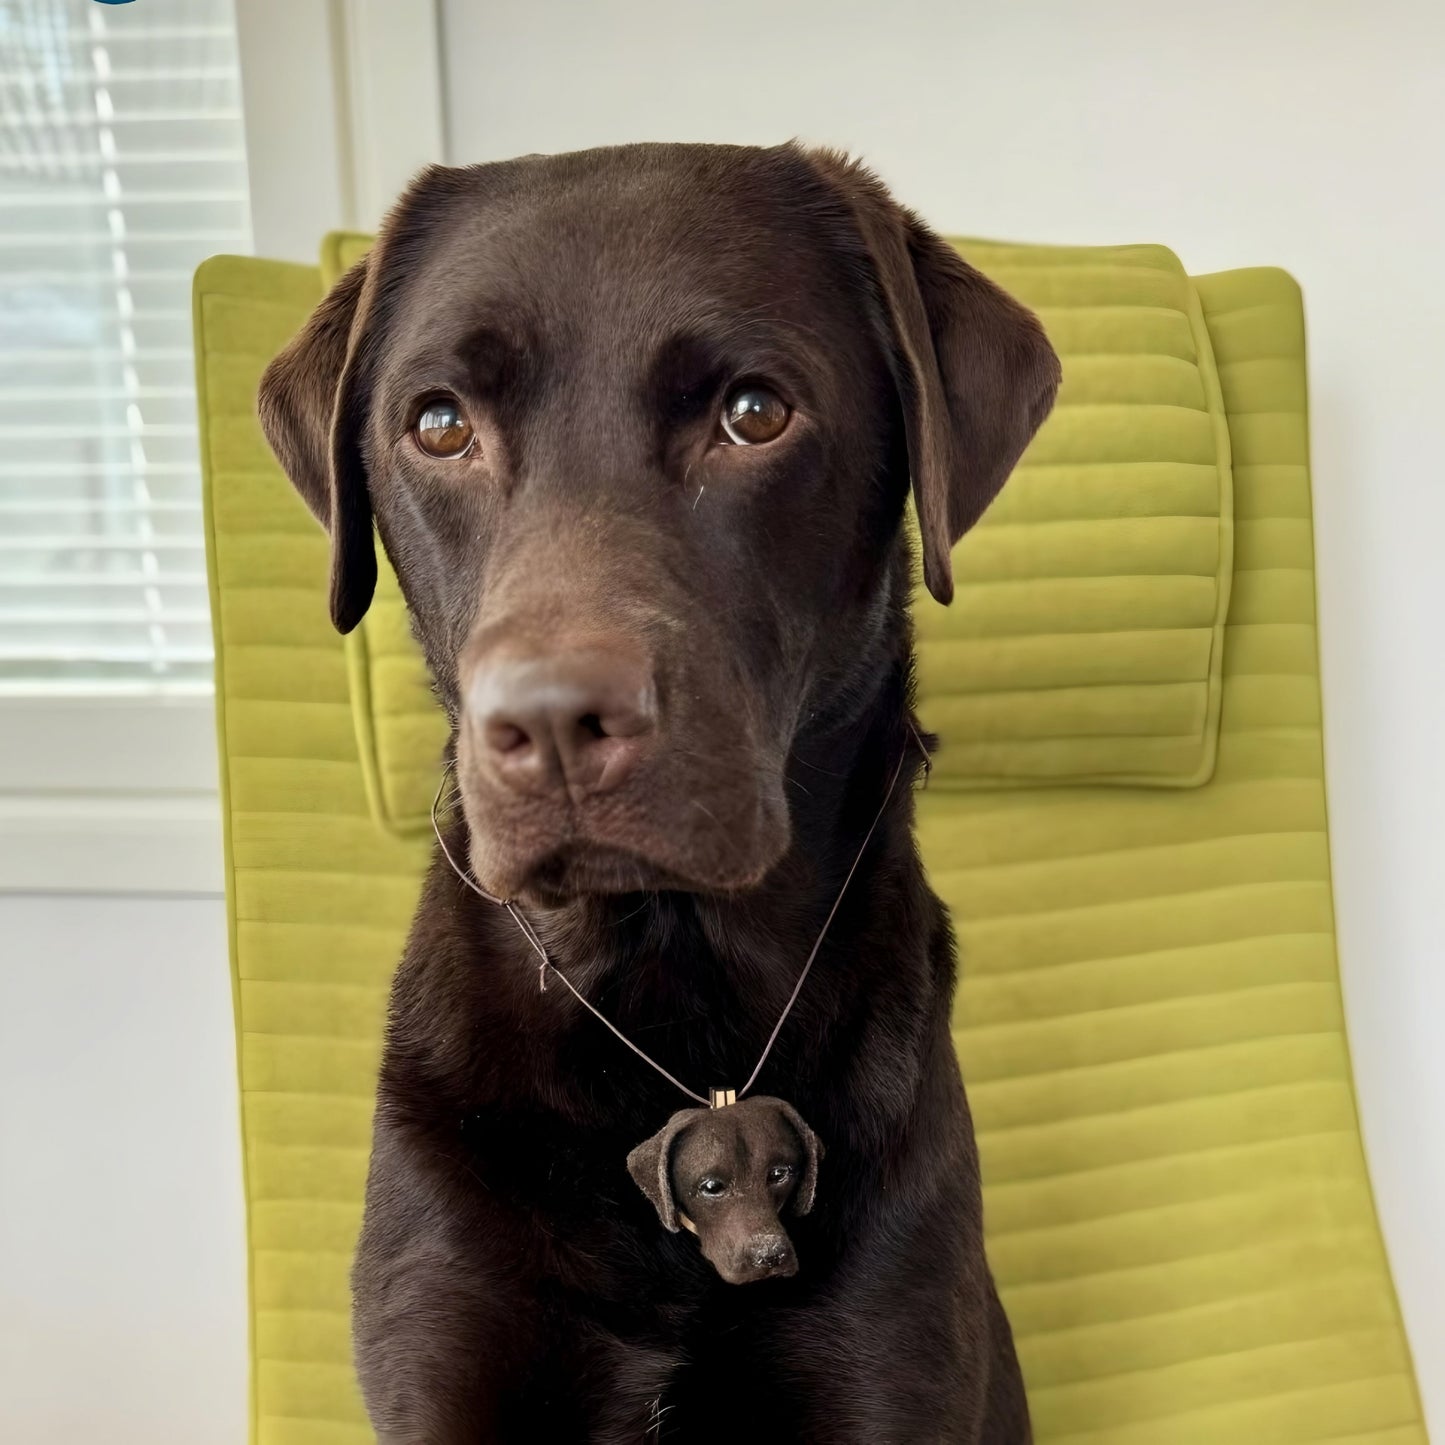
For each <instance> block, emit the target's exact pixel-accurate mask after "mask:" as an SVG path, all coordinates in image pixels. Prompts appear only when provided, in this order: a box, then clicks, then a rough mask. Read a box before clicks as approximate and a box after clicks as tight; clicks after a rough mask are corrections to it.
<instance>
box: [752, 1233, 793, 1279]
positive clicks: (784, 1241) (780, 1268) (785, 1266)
mask: <svg viewBox="0 0 1445 1445" xmlns="http://www.w3.org/2000/svg"><path fill="white" fill-rule="evenodd" d="M752 1254H753V1264H754V1266H755V1267H756V1268H758V1269H760V1270H762V1271H764V1272H765V1273H767V1274H782V1273H784V1272H787V1273H789V1274H791V1273H792V1268H789V1266H792V1267H793V1268H796V1262H795V1260H794V1257H793V1244H792V1241H791V1240H790V1239H789V1238H788V1236H787V1235H786V1234H764V1235H760V1236H759V1237H758V1238H757V1239H756V1240H754V1242H753V1249H752Z"/></svg>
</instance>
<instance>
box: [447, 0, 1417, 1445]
mask: <svg viewBox="0 0 1445 1445" xmlns="http://www.w3.org/2000/svg"><path fill="white" fill-rule="evenodd" d="M443 42H444V43H443V55H444V57H445V62H446V66H447V76H448V79H449V81H450V85H449V99H448V116H447V120H448V134H449V144H450V150H451V155H450V159H452V160H454V161H471V160H486V159H492V158H497V157H502V156H509V155H515V154H519V153H522V152H526V151H556V150H567V149H572V148H575V147H582V146H591V145H599V144H607V143H612V142H620V141H631V140H664V139H667V140H731V141H751V142H764V143H770V142H775V141H778V140H782V139H785V138H786V137H788V136H790V135H794V134H797V135H801V136H802V137H804V138H805V139H808V140H814V141H820V142H827V143H829V144H833V145H842V146H845V147H848V148H849V149H852V150H855V151H857V152H859V153H861V154H862V155H864V156H865V157H866V158H867V159H868V160H870V161H871V162H872V163H873V164H874V165H875V166H876V167H877V168H878V170H879V171H881V172H882V174H883V176H884V177H885V178H886V179H887V180H888V181H889V182H890V183H891V184H892V185H893V186H894V188H895V189H896V191H897V192H898V194H899V195H900V196H902V197H904V198H905V199H906V200H907V201H908V202H910V203H911V204H913V205H915V206H917V207H918V208H919V209H920V210H921V211H922V212H923V213H924V214H925V215H926V216H927V217H929V219H931V220H932V221H934V222H935V223H936V224H937V225H939V226H940V227H942V228H944V229H946V230H952V231H956V232H963V233H965V234H974V235H987V236H998V237H1007V238H1015V239H1020V240H1035V241H1069V242H1128V241H1162V242H1164V243H1166V244H1167V245H1169V246H1172V247H1173V248H1174V249H1175V250H1176V251H1177V252H1178V253H1179V254H1180V256H1181V257H1182V258H1183V259H1184V261H1185V264H1186V265H1187V266H1189V267H1190V269H1191V270H1193V271H1196V272H1204V271H1210V270H1219V269H1223V268H1225V267H1230V266H1246V265H1261V264H1265V265H1279V266H1284V267H1287V268H1288V269H1289V270H1290V271H1292V272H1293V273H1294V274H1295V276H1296V277H1298V279H1299V280H1300V281H1301V283H1302V284H1303V286H1304V290H1305V298H1306V306H1307V309H1308V317H1309V325H1310V365H1311V383H1312V388H1313V402H1314V416H1313V424H1314V448H1315V469H1316V470H1315V480H1316V506H1317V514H1316V515H1317V524H1318V525H1317V541H1318V549H1319V575H1320V588H1321V599H1320V601H1321V614H1322V618H1321V620H1322V628H1323V647H1324V667H1325V714H1326V726H1327V730H1328V740H1327V753H1328V767H1329V784H1330V804H1331V818H1332V823H1333V839H1334V850H1335V863H1336V869H1337V897H1338V904H1339V923H1340V938H1341V946H1342V951H1343V966H1344V975H1345V988H1346V994H1347V1005H1348V1013H1349V1027H1350V1036H1351V1041H1352V1044H1353V1047H1354V1054H1355V1067H1356V1075H1357V1078H1358V1082H1359V1091H1360V1102H1361V1108H1362V1111H1363V1117H1364V1129H1365V1139H1366V1145H1367V1148H1368V1151H1369V1155H1370V1163H1371V1170H1372V1173H1373V1176H1374V1180H1375V1185H1376V1190H1377V1193H1378V1197H1379V1203H1380V1209H1381V1213H1382V1215H1383V1219H1384V1224H1385V1231H1386V1236H1387V1240H1388V1243H1389V1246H1390V1250H1391V1254H1392V1257H1393V1261H1394V1266H1395V1273H1396V1278H1397V1281H1398V1284H1399V1288H1400V1293H1401V1296H1402V1300H1403V1304H1404V1308H1405V1314H1406V1319H1407V1324H1408V1326H1409V1329H1410V1335H1411V1340H1412V1343H1413V1346H1414V1349H1415V1352H1416V1357H1417V1364H1418V1367H1419V1371H1420V1375H1421V1383H1422V1386H1423V1388H1424V1390H1425V1393H1426V1396H1427V1406H1428V1408H1429V1410H1430V1413H1431V1415H1432V1418H1433V1419H1434V1420H1435V1422H1436V1429H1437V1430H1440V1431H1445V1246H1442V1243H1441V1237H1440V1236H1441V1223H1440V1222H1441V1220H1442V1219H1445V1048H1442V1047H1441V1032H1442V1030H1445V956H1442V946H1441V939H1442V938H1445V668H1442V655H1445V645H1442V641H1441V634H1440V626H1441V619H1442V618H1445V566H1442V564H1441V556H1440V554H1441V550H1442V548H1445V475H1442V472H1445V437H1442V432H1441V428H1440V425H1439V421H1440V419H1441V417H1442V416H1445V401H1442V391H1445V363H1442V356H1445V285H1442V284H1441V282H1440V268H1441V264H1442V262H1441V238H1442V236H1445V6H1442V5H1441V4H1440V0H1414V3H1411V0H1374V3H1370V4H1360V3H1358V0H1274V3H1271V4H1263V3H1259V0H1211V3H1209V4H1208V5H1184V4H1173V5H1171V4H1167V3H1160V0H1093V3H1090V4H1080V3H1077V0H1030V3H1020V0H1007V3H1005V0H993V3H991V4H983V3H977V0H894V3H892V4H891V5H886V4H881V3H879V0H866V3H860V0H788V3H778V0H766V3H760V0H729V3H727V4H697V3H691V0H687V3H684V0H586V3H571V4H562V3H550V4H541V5H539V4H536V3H534V0H490V3H488V4H486V5H477V4H475V3H473V0H443Z"/></svg>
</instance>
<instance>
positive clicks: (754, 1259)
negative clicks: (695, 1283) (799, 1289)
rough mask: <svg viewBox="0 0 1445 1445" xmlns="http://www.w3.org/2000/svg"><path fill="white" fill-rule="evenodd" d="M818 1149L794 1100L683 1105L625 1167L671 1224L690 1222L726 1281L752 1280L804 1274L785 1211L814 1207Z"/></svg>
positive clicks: (672, 1226)
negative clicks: (785, 1221)
mask: <svg viewBox="0 0 1445 1445" xmlns="http://www.w3.org/2000/svg"><path fill="white" fill-rule="evenodd" d="M822 1154H823V1146H822V1145H821V1144H820V1143H819V1142H818V1138H817V1135H815V1134H814V1133H813V1131H812V1130H811V1129H810V1128H809V1127H808V1126H807V1125H806V1124H805V1123H804V1122H803V1121H802V1119H801V1118H800V1117H799V1116H798V1112H797V1110H796V1109H794V1108H793V1107H792V1105H791V1104H787V1103H785V1102H784V1101H783V1100H782V1099H771V1098H766V1097H757V1098H751V1099H744V1100H742V1102H741V1103H737V1104H729V1105H728V1106H727V1107H726V1108H723V1109H683V1110H680V1111H679V1112H678V1113H676V1114H674V1115H673V1116H672V1118H671V1119H669V1120H668V1121H667V1123H666V1124H665V1125H664V1126H663V1128H662V1129H660V1130H659V1131H658V1132H657V1133H656V1134H654V1135H653V1136H652V1138H651V1139H649V1140H648V1141H647V1142H646V1143H645V1144H639V1145H638V1146H637V1148H636V1149H634V1150H633V1151H632V1153H631V1154H629V1155H628V1156H627V1169H628V1172H629V1173H630V1174H631V1175H632V1177H633V1179H634V1180H635V1181H636V1182H637V1185H638V1187H639V1188H640V1189H641V1190H642V1192H643V1193H644V1194H646V1195H647V1197H648V1198H649V1199H650V1200H651V1201H652V1203H653V1207H654V1208H655V1209H656V1210H657V1214H658V1217H659V1218H660V1219H661V1220H662V1223H663V1226H664V1227H665V1228H667V1229H669V1230H673V1231H676V1230H677V1229H678V1228H679V1227H681V1226H686V1227H688V1228H690V1229H691V1230H692V1231H693V1232H694V1233H695V1234H696V1235H697V1240H698V1244H699V1245H700V1246H701V1248H702V1252H703V1254H704V1256H705V1257H706V1258H707V1259H708V1261H709V1262H710V1263H711V1264H712V1266H713V1267H714V1268H715V1269H716V1270H717V1272H718V1273H719V1274H720V1275H721V1276H722V1277H723V1279H725V1280H726V1281H727V1282H728V1283H729V1284H749V1283H751V1282H752V1281H754V1280H759V1279H772V1278H783V1277H786V1276H788V1275H794V1274H796V1273H797V1272H798V1256H797V1253H796V1252H795V1250H794V1249H793V1242H792V1240H791V1239H789V1238H788V1232H787V1230H786V1229H784V1227H783V1223H782V1215H783V1213H784V1211H785V1210H789V1209H790V1210H791V1212H792V1213H793V1214H807V1213H808V1211H809V1210H811V1209H812V1207H813V1199H814V1195H815V1194H816V1191H817V1187H818V1160H819V1159H820V1158H821V1157H822Z"/></svg>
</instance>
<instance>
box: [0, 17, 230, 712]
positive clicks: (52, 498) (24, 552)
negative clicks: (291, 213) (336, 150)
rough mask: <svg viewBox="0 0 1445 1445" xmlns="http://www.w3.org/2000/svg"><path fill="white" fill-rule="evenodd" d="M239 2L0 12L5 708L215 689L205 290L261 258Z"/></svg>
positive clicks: (0, 655) (0, 644)
mask: <svg viewBox="0 0 1445 1445" xmlns="http://www.w3.org/2000/svg"><path fill="white" fill-rule="evenodd" d="M240 107H241V101H240V83H239V77H238V74H237V47H236V35H235V19H234V14H233V10H232V3H231V0H135V3H132V4H126V5H106V4H97V3H94V0H3V3H0V692H11V693H14V692H21V693H66V692H112V691H121V692H185V691H203V690H205V689H206V688H208V687H209V684H210V674H211V641H210V626H209V622H208V617H207V600H206V577H205V552H204V546H203V542H202V528H201V509H200V478H199V469H198V464H197V441H196V417H195V395H194V378H193V361H192V352H191V307H190V289H191V273H192V272H193V271H194V269H195V267H196V265H197V264H198V263H199V262H200V261H201V260H202V259H203V258H204V257H206V256H208V255H211V254H213V253H214V252H217V251H244V250H249V248H250V222H249V215H248V206H247V190H246V159H245V149H244V138H243V129H242V123H241V108H240Z"/></svg>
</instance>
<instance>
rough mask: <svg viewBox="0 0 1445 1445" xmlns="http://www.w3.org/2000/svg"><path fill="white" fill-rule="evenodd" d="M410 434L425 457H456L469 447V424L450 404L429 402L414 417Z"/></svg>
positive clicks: (470, 432) (470, 438)
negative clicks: (414, 422) (414, 423)
mask: <svg viewBox="0 0 1445 1445" xmlns="http://www.w3.org/2000/svg"><path fill="white" fill-rule="evenodd" d="M412 434H413V435H414V436H415V437H416V444H417V446H419V447H420V448H421V449H422V451H424V452H425V453H426V454H427V455H428V456H429V457H443V458H452V457H460V456H463V455H465V454H466V453H467V452H468V451H469V450H470V449H471V445H472V428H471V424H470V423H469V422H468V421H467V419H466V417H464V416H463V415H462V409H461V407H459V406H458V405H457V404H456V402H454V401H434V402H430V403H429V404H428V405H427V408H426V410H425V411H423V412H422V414H421V415H420V416H419V417H417V419H416V425H415V426H414V427H413V428H412Z"/></svg>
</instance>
